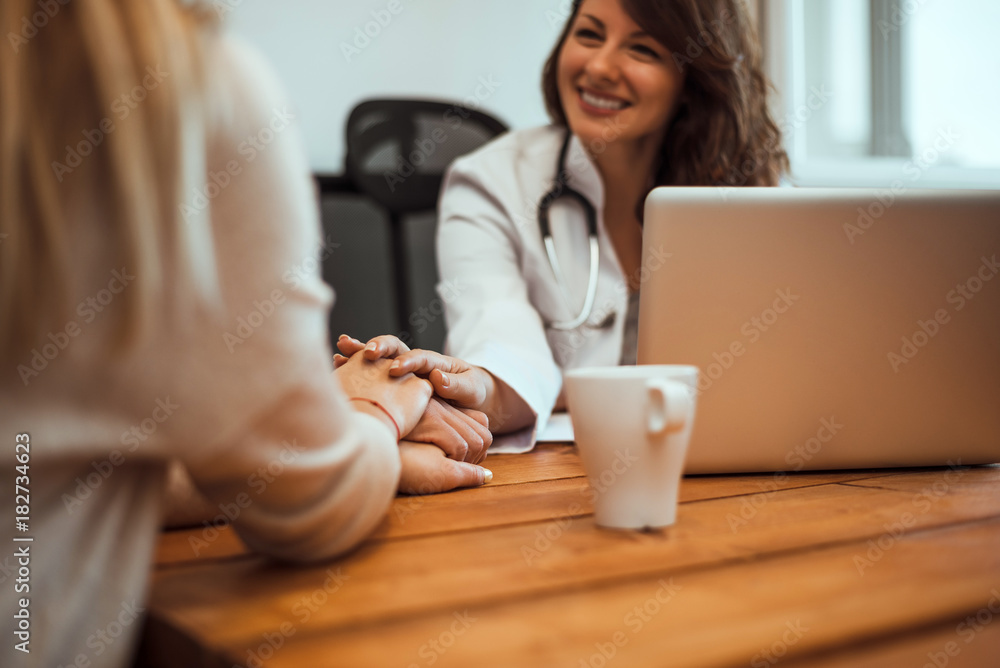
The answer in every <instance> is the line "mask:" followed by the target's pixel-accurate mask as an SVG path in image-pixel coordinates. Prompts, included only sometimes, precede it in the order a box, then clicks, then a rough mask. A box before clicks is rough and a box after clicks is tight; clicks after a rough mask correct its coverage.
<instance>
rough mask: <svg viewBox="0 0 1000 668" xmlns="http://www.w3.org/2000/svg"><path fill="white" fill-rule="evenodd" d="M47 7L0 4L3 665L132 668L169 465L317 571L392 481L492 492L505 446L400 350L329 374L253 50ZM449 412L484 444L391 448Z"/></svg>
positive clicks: (305, 250)
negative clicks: (450, 403) (439, 394)
mask: <svg viewBox="0 0 1000 668" xmlns="http://www.w3.org/2000/svg"><path fill="white" fill-rule="evenodd" d="M42 4H46V3H42ZM42 4H38V3H36V2H35V1H34V0H5V1H4V2H3V4H2V5H0V34H2V35H6V36H9V39H8V40H6V41H8V42H9V43H8V44H4V46H3V48H2V49H0V369H2V371H0V440H2V441H3V442H4V444H5V445H4V450H3V457H2V462H3V464H4V467H3V468H4V476H6V477H5V481H4V486H3V489H4V490H9V492H10V493H9V495H8V496H7V502H6V503H5V504H4V506H3V507H4V519H3V521H4V523H5V526H6V527H10V529H9V531H10V532H13V533H15V534H16V536H17V537H29V536H30V537H31V538H33V541H32V542H26V541H25V542H19V543H15V544H14V545H15V547H17V548H18V549H20V550H23V552H21V553H19V554H21V555H23V556H19V557H18V558H17V559H15V560H14V562H15V563H13V569H14V570H13V572H17V569H18V568H20V567H21V566H23V567H24V568H25V569H26V570H27V572H28V573H29V574H30V575H29V577H26V578H22V580H23V582H20V583H18V584H17V587H16V588H15V586H14V585H15V583H14V582H13V578H11V577H10V576H4V578H5V579H6V580H8V581H7V582H5V583H4V585H3V593H2V594H0V601H2V606H0V608H2V615H3V618H4V620H5V621H4V622H3V628H4V633H3V635H4V638H5V643H7V647H6V648H5V649H4V652H5V653H4V656H5V657H13V662H14V663H13V665H31V666H56V665H101V666H120V665H126V664H127V662H128V660H129V656H130V653H131V650H132V648H133V646H134V641H135V639H136V634H137V632H138V630H139V628H141V624H140V623H139V622H138V621H137V620H136V618H135V614H134V613H136V612H137V611H141V610H142V607H143V593H144V591H145V587H146V583H147V579H148V572H149V564H150V558H151V555H152V550H153V546H154V541H155V538H156V535H157V531H158V518H159V516H160V513H161V509H162V505H163V488H164V478H165V471H166V469H167V462H168V461H170V460H172V459H179V460H181V461H182V462H183V463H184V464H185V465H186V466H187V468H188V469H189V471H190V472H191V474H192V477H193V478H194V480H195V482H196V483H197V485H198V487H199V488H200V489H201V490H202V491H203V492H204V493H205V494H206V495H207V496H208V497H209V498H210V499H211V500H212V501H213V502H214V503H216V504H218V506H219V508H220V509H223V510H225V511H226V512H225V514H226V516H227V517H229V518H230V519H231V520H232V521H233V524H234V526H235V527H236V528H237V530H238V531H239V532H240V535H241V536H242V537H243V539H244V541H245V542H246V543H247V544H248V545H249V546H250V547H252V548H256V549H258V550H261V551H263V552H265V553H267V554H270V555H275V556H277V557H279V558H283V559H288V560H295V561H305V560H318V559H325V558H329V557H331V556H334V555H337V554H340V553H342V552H344V551H345V550H348V549H350V548H351V547H353V546H354V545H356V544H357V543H358V542H359V541H360V540H361V539H362V538H363V537H364V536H366V535H367V533H368V532H369V531H370V530H371V529H372V528H373V527H374V526H376V524H378V523H379V522H380V521H381V519H382V517H383V515H384V514H385V511H386V509H387V507H388V506H389V503H390V501H391V499H392V498H393V496H394V495H395V493H396V491H397V488H398V487H402V488H403V489H411V490H420V491H439V490H443V489H449V488H452V487H455V486H462V485H475V484H482V482H483V481H485V480H487V479H488V478H489V477H490V475H491V474H490V473H489V472H488V471H487V470H486V469H483V468H482V467H479V466H476V465H475V464H474V463H473V462H476V461H479V460H481V458H482V456H484V451H485V447H486V446H488V444H489V432H488V431H487V430H486V429H485V425H484V424H483V423H485V418H484V417H483V416H481V415H479V414H476V413H474V412H472V411H466V412H464V413H457V415H458V416H459V418H460V419H459V418H456V412H454V411H453V412H448V409H447V407H443V404H440V402H439V404H431V405H432V406H434V405H436V406H437V408H435V409H434V412H433V415H432V419H428V418H427V417H424V418H423V420H422V416H425V409H426V408H427V406H428V405H429V404H428V401H429V399H430V397H431V392H432V389H431V386H430V385H429V383H428V382H427V381H425V380H422V379H419V378H416V377H414V376H413V375H409V376H406V377H403V378H398V379H397V378H389V375H388V369H387V367H388V365H389V362H388V361H384V362H378V363H371V362H368V361H365V360H364V359H362V358H361V356H355V357H354V358H352V359H351V361H350V362H349V363H348V364H346V365H345V366H344V367H343V368H341V369H340V370H339V371H338V372H337V373H336V375H337V378H335V377H334V372H333V369H332V361H331V352H330V350H329V347H328V345H327V342H326V322H327V311H328V309H329V306H330V303H331V300H332V293H331V291H330V289H329V288H328V287H327V286H326V285H325V284H323V283H322V281H321V280H320V278H319V276H318V275H317V273H316V271H315V270H314V269H311V268H314V267H315V262H314V260H315V257H316V255H317V253H318V244H317V242H318V239H319V235H318V222H317V208H316V206H315V202H314V192H313V188H312V184H311V180H310V174H309V169H308V164H307V162H306V159H305V157H304V152H303V150H302V146H301V145H300V142H299V139H298V137H297V135H296V132H295V128H294V125H295V123H294V116H295V114H294V111H292V110H291V109H290V108H289V106H288V103H287V101H286V100H285V98H284V96H283V95H282V93H281V91H280V88H279V86H278V85H277V84H276V82H275V80H274V77H273V76H272V75H271V74H270V70H269V69H268V68H267V66H266V65H265V64H264V63H263V62H261V61H260V59H259V58H258V57H257V56H256V55H255V54H254V53H253V52H252V51H250V50H248V49H247V48H245V47H244V46H241V45H240V44H238V43H236V42H234V41H232V40H231V39H229V38H225V37H223V36H221V35H220V34H219V33H218V32H217V30H216V29H215V27H214V26H213V25H212V21H211V16H208V15H206V14H205V13H204V12H199V11H198V10H197V9H194V8H190V7H182V6H181V5H179V4H178V3H177V2H175V1H174V0H143V1H142V2H135V1H134V0H87V1H85V2H73V3H56V2H52V3H48V4H46V7H42ZM49 5H51V6H49ZM338 378H339V382H338ZM434 416H436V417H434ZM456 419H457V420H458V421H457V422H456ZM421 420H422V421H421ZM462 420H465V422H464V423H463V422H462ZM477 420H478V422H477ZM418 421H420V424H421V425H422V426H421V427H417V425H418ZM470 421H471V422H473V423H475V426H471V427H470V426H469V424H468V423H469V422H470ZM457 424H460V425H462V426H461V427H460V428H461V429H463V430H465V431H464V433H465V434H466V435H467V438H463V439H460V440H464V441H466V443H465V444H466V445H467V446H468V445H469V444H470V443H472V442H473V441H476V438H478V439H479V440H478V441H476V442H475V444H474V447H468V448H467V451H462V452H458V453H457V454H456V453H450V454H452V455H453V456H452V458H446V457H445V454H446V453H445V452H444V451H443V450H442V449H440V448H438V447H435V446H434V445H419V444H413V443H404V444H403V446H399V445H397V441H398V440H399V438H400V437H405V436H407V435H408V434H411V432H414V430H415V428H416V432H414V433H412V434H411V438H416V437H418V436H421V434H422V436H423V439H422V440H431V441H433V440H435V438H434V434H436V433H440V432H441V431H442V430H443V431H448V430H449V429H450V430H452V431H454V429H453V428H452V427H451V426H450V425H457ZM476 427H478V429H477V428H476ZM484 433H485V436H484V435H483V434H484ZM484 439H485V440H484ZM444 440H445V441H447V439H444ZM442 446H443V447H444V444H442ZM401 447H402V449H401ZM463 459H464V460H466V461H460V460H463ZM8 481H9V482H10V483H11V484H8ZM15 486H16V490H15V489H14V488H15ZM15 491H17V493H18V494H19V495H21V496H20V497H19V499H18V503H17V507H14V506H13V504H12V501H13V500H14V499H13V497H14V492H15ZM15 521H16V522H21V524H20V525H19V527H18V528H19V529H20V531H21V533H18V531H16V530H15V527H16V526H17V525H15ZM10 544H11V542H10V540H8V545H10ZM19 560H20V561H19ZM18 561H19V563H17V562H18ZM11 566H12V564H11V562H8V563H6V564H4V571H3V572H4V573H10V572H12V571H11V570H10V567H11ZM129 611H131V612H129ZM126 612H127V613H128V614H126ZM123 618H124V619H128V620H129V622H128V623H125V622H122V621H121V620H122V619H123ZM109 625H118V626H120V627H123V630H122V631H121V632H120V633H119V634H117V635H115V636H114V637H113V639H112V641H111V642H105V641H104V640H102V639H100V638H97V639H96V640H95V635H94V634H95V632H96V631H99V630H101V629H106V628H109ZM12 641H13V643H12ZM12 644H13V645H16V647H15V648H14V649H13V650H11V645H12ZM84 660H86V661H87V662H89V664H88V663H83V661H84ZM3 663H4V665H12V663H11V662H10V659H9V658H5V659H4V661H3Z"/></svg>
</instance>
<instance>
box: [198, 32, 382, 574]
mask: <svg viewBox="0 0 1000 668" xmlns="http://www.w3.org/2000/svg"><path fill="white" fill-rule="evenodd" d="M207 57H208V63H209V66H210V67H209V81H210V82H211V85H210V87H209V90H210V91H211V94H212V95H214V96H216V97H217V98H218V100H217V101H219V102H220V104H219V106H218V107H217V108H216V113H217V114H218V117H217V118H216V120H215V122H214V123H212V124H210V137H209V142H208V144H209V149H208V156H207V167H208V172H209V183H212V182H215V183H216V185H217V186H218V187H217V188H215V189H208V190H206V192H207V193H208V194H209V196H210V197H211V225H212V227H213V236H214V240H215V245H216V248H215V255H216V258H217V266H218V278H219V284H220V292H221V295H222V300H223V302H224V305H223V308H224V309H225V311H226V312H225V317H224V319H223V320H224V321H223V322H222V323H221V325H220V327H219V329H218V330H217V331H215V332H213V333H212V334H211V335H210V336H209V337H208V338H207V339H206V346H208V347H212V349H213V350H216V351H217V352H215V353H213V354H212V371H211V374H209V375H206V376H204V387H203V388H202V389H201V390H200V391H201V393H202V395H203V396H204V400H205V401H207V402H210V403H211V404H212V405H213V406H216V405H217V406H218V407H219V416H218V419H219V422H224V423H225V427H224V428H223V429H221V430H220V431H219V434H220V435H219V436H218V437H217V438H216V439H213V440H212V441H211V442H209V443H206V444H205V445H204V446H203V447H202V448H187V449H186V450H185V452H184V453H182V455H181V459H182V460H183V461H184V463H185V465H186V466H187V468H188V470H189V471H190V473H191V477H192V479H193V480H194V482H195V484H196V485H197V486H198V487H199V489H200V490H201V491H202V492H203V493H204V494H205V496H206V497H208V498H209V499H210V500H211V501H212V502H213V503H214V504H216V505H217V507H218V508H219V509H220V511H221V512H222V514H223V515H225V516H226V517H227V518H229V519H230V520H231V521H232V523H233V526H234V527H235V529H236V530H237V531H238V532H239V534H240V535H241V536H242V538H243V539H244V541H245V542H246V543H247V544H248V545H249V546H250V547H252V548H254V549H256V550H259V551H261V552H263V553H266V554H269V555H272V556H276V557H278V558H281V559H285V560H290V561H312V560H319V559H324V558H328V557H331V556H335V555H337V554H339V553H342V552H344V551H346V550H349V549H350V548H352V547H353V546H355V545H356V544H357V543H358V542H360V541H361V540H362V539H363V538H364V537H365V536H366V535H368V534H369V533H370V532H371V531H372V530H373V529H374V528H375V527H376V526H377V525H378V523H379V522H381V521H382V519H383V517H384V515H385V513H386V510H387V508H388V507H389V504H390V503H391V501H392V499H393V498H394V496H395V493H396V487H397V484H398V480H399V474H400V460H399V453H398V447H397V444H396V439H395V434H394V433H391V432H390V430H389V429H388V428H387V427H386V426H384V425H383V424H381V423H380V422H379V421H378V420H376V419H375V418H372V417H370V416H367V415H363V414H361V413H358V412H355V411H354V410H352V409H351V408H350V406H349V404H348V402H347V400H346V398H345V396H344V393H343V391H342V389H341V387H340V384H339V382H338V381H337V378H336V375H335V373H334V371H333V364H332V353H331V350H330V346H329V342H328V332H327V323H328V313H329V308H330V305H331V303H332V291H331V290H330V288H329V286H327V285H326V284H325V283H323V281H322V279H321V277H320V270H319V267H320V265H321V261H320V256H321V253H322V252H323V251H324V246H323V243H322V241H321V239H320V235H319V231H320V230H319V217H318V206H317V202H316V192H315V188H314V186H313V183H312V178H311V174H310V170H309V164H308V160H307V157H306V153H305V150H304V146H303V143H302V141H301V138H300V135H299V132H298V127H297V125H298V114H297V112H296V111H295V109H294V107H293V106H292V105H291V104H290V103H289V101H288V99H287V97H286V96H285V94H284V92H283V90H282V89H281V86H280V85H279V84H278V82H277V79H276V77H275V76H274V74H273V73H272V71H271V69H270V67H269V66H268V65H267V63H266V62H264V61H263V60H262V59H261V58H260V57H259V56H258V55H257V54H256V53H255V52H254V51H253V50H251V49H249V48H248V47H247V46H245V45H243V44H241V43H240V42H238V41H237V40H233V39H232V38H224V39H222V40H219V42H218V44H216V45H214V46H213V48H212V50H211V51H209V53H208V54H207ZM223 172H225V173H226V174H228V175H229V178H228V179H215V180H214V181H213V176H212V175H218V174H221V173H223ZM220 181H224V183H225V184H224V186H223V185H219V182H220ZM330 261H336V257H335V256H334V257H332V258H330ZM207 392H212V393H213V394H216V393H218V394H216V396H213V397H209V396H207V395H206V393H207ZM220 395H221V396H220ZM203 408H204V405H203Z"/></svg>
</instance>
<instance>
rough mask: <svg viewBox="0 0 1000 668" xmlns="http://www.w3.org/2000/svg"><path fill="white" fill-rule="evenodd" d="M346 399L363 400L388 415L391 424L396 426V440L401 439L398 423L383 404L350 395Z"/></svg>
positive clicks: (401, 434)
mask: <svg viewBox="0 0 1000 668" xmlns="http://www.w3.org/2000/svg"><path fill="white" fill-rule="evenodd" d="M348 401H364V402H366V403H369V404H371V405H372V406H374V407H375V408H377V409H379V410H380V411H382V412H383V413H385V414H386V416H388V418H389V420H390V421H391V422H392V426H393V427H395V428H396V440H397V441H401V440H402V439H403V433H402V432H401V431H400V430H399V423H398V422H396V418H394V417H392V413H390V412H389V411H387V410H386V409H385V406H383V405H382V404H380V403H379V402H377V401H375V400H374V399H366V398H365V397H351V398H350V399H349V400H348Z"/></svg>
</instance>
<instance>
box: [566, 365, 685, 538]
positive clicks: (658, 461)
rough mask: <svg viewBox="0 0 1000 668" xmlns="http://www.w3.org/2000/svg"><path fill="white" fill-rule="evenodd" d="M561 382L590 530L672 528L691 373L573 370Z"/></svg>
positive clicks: (660, 368) (657, 368) (669, 368)
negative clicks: (582, 472)
mask: <svg viewBox="0 0 1000 668" xmlns="http://www.w3.org/2000/svg"><path fill="white" fill-rule="evenodd" d="M565 384H566V401H567V404H568V407H569V414H570V418H571V419H572V421H573V431H574V434H575V438H576V445H577V448H578V449H579V451H580V458H581V459H582V460H583V466H584V468H585V469H586V471H587V478H588V479H589V480H590V485H591V488H592V489H593V491H594V494H595V498H594V519H595V520H596V522H597V524H599V525H601V526H605V527H613V528H619V529H644V528H647V527H649V528H657V527H665V526H670V525H671V524H673V523H674V521H675V520H676V518H677V491H678V488H679V486H680V479H681V476H682V474H683V472H684V458H685V455H686V454H687V447H688V443H689V442H690V440H691V429H692V427H693V426H694V414H695V403H696V397H697V387H698V368H697V367H694V366H678V365H648V366H646V365H643V366H619V367H595V368H585V369H573V370H571V371H569V372H567V373H566V377H565Z"/></svg>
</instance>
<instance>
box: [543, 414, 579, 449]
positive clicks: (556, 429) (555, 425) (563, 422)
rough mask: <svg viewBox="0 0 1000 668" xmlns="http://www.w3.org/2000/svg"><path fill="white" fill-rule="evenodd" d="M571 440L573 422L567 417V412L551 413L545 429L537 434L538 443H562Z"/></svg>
mask: <svg viewBox="0 0 1000 668" xmlns="http://www.w3.org/2000/svg"><path fill="white" fill-rule="evenodd" d="M573 440H574V438H573V423H572V422H571V421H570V419H569V413H553V414H552V417H550V418H549V423H548V424H547V425H545V429H543V430H542V432H541V433H540V434H538V442H539V443H564V442H567V441H573Z"/></svg>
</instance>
